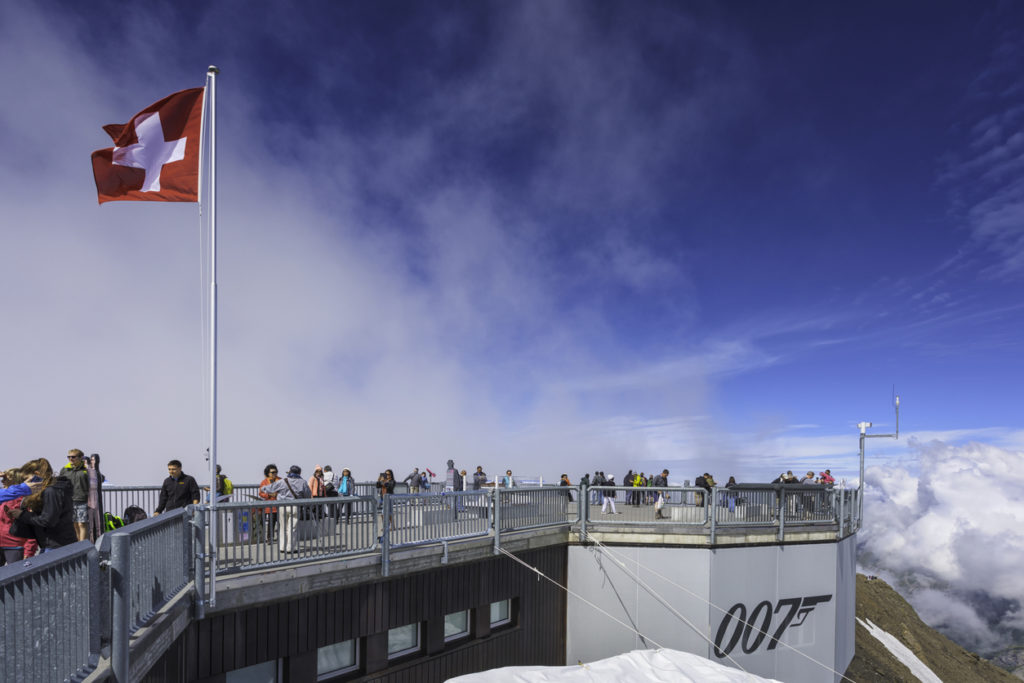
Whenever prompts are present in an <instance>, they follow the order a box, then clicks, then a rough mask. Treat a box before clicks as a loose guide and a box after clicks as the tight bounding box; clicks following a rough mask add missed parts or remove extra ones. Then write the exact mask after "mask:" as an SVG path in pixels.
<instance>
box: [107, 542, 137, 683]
mask: <svg viewBox="0 0 1024 683" xmlns="http://www.w3.org/2000/svg"><path fill="white" fill-rule="evenodd" d="M131 542H132V539H131V537H130V536H129V535H128V534H117V533H114V534H111V536H110V584H111V609H110V613H111V615H110V616H111V622H112V624H111V638H110V641H111V642H110V667H111V669H113V673H114V680H115V681H117V682H118V683H127V682H128V681H129V680H130V679H129V657H128V638H129V636H130V634H131V624H130V622H131V618H132V596H131Z"/></svg>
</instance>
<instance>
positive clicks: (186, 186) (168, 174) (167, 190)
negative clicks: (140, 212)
mask: <svg viewBox="0 0 1024 683" xmlns="http://www.w3.org/2000/svg"><path fill="white" fill-rule="evenodd" d="M202 114H203V88H191V89H189V90H182V91H181V92H176V93H174V94H173V95H168V96H167V97H165V98H163V99H162V100H160V101H159V102H156V103H154V104H151V105H149V106H148V107H146V108H145V109H143V110H142V111H140V112H139V113H138V114H136V115H135V116H133V117H132V119H131V121H129V122H128V123H125V124H117V123H112V124H110V125H107V126H103V130H105V131H107V133H108V134H109V135H110V137H111V138H113V140H114V147H108V148H107V149H98V150H96V151H95V152H93V153H92V172H93V176H94V177H95V178H96V193H97V194H98V195H99V200H100V204H102V203H103V202H115V201H155V202H197V201H199V136H200V130H201V128H202Z"/></svg>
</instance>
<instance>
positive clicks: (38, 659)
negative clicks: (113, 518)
mask: <svg viewBox="0 0 1024 683" xmlns="http://www.w3.org/2000/svg"><path fill="white" fill-rule="evenodd" d="M0 590H2V597H0V607H2V609H0V662H3V670H4V678H5V679H6V680H9V681H55V682H56V681H65V680H73V681H77V680H82V679H83V678H84V677H85V676H86V675H88V674H89V673H90V672H91V671H92V670H93V669H95V668H96V665H97V664H98V662H99V659H100V647H101V644H100V632H101V630H102V629H101V624H102V619H101V615H100V610H101V600H102V597H101V591H100V585H99V556H98V554H97V552H96V548H95V547H93V545H92V544H91V543H89V542H88V541H79V542H78V543H74V544H72V545H68V546H65V547H63V548H58V549H56V550H52V551H50V552H48V553H45V554H43V555H37V556H35V557H33V558H31V559H28V560H24V561H22V562H19V563H17V564H15V565H9V566H6V567H0Z"/></svg>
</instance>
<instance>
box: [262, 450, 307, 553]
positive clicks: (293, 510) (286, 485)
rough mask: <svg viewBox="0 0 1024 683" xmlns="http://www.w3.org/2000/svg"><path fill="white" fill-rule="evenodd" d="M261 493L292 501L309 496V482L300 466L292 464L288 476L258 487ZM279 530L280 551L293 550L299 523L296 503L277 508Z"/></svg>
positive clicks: (288, 551) (294, 549)
mask: <svg viewBox="0 0 1024 683" xmlns="http://www.w3.org/2000/svg"><path fill="white" fill-rule="evenodd" d="M260 492H261V493H266V494H268V495H274V496H275V500H281V501H292V500H301V499H305V498H311V497H312V493H311V492H310V490H309V484H307V483H306V480H305V479H303V478H302V468H301V467H299V466H298V465H292V466H291V467H290V468H289V469H288V476H287V477H285V478H283V479H277V480H276V481H274V483H272V484H268V485H266V486H261V487H260ZM277 510H278V515H279V525H280V532H279V533H278V535H277V539H278V549H279V550H280V551H281V552H282V553H290V552H295V551H296V547H295V541H296V536H297V535H298V534H296V529H297V527H298V524H299V508H298V506H296V505H282V506H280V507H278V508H277Z"/></svg>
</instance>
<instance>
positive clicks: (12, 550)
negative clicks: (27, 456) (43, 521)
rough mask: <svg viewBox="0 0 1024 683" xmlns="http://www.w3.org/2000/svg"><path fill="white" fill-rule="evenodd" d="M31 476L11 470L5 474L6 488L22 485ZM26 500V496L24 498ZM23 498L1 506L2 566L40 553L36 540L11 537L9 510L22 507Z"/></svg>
mask: <svg viewBox="0 0 1024 683" xmlns="http://www.w3.org/2000/svg"><path fill="white" fill-rule="evenodd" d="M30 476H31V475H30V474H26V473H25V472H23V471H22V470H20V469H10V470H7V471H6V472H4V473H3V477H2V481H3V485H4V486H14V485H15V484H21V483H23V482H24V481H25V480H26V479H28V478H29V477H30ZM22 498H24V496H22ZM22 498H14V499H12V500H8V501H5V502H4V503H2V504H0V565H5V564H14V563H16V562H20V561H21V560H24V559H25V558H28V557H32V556H33V555H35V554H36V553H37V552H39V544H38V543H37V542H36V540H35V538H21V537H20V536H13V535H11V524H12V523H13V522H12V520H11V518H10V517H9V516H8V515H7V511H8V510H14V509H17V508H19V507H21V501H22Z"/></svg>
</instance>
